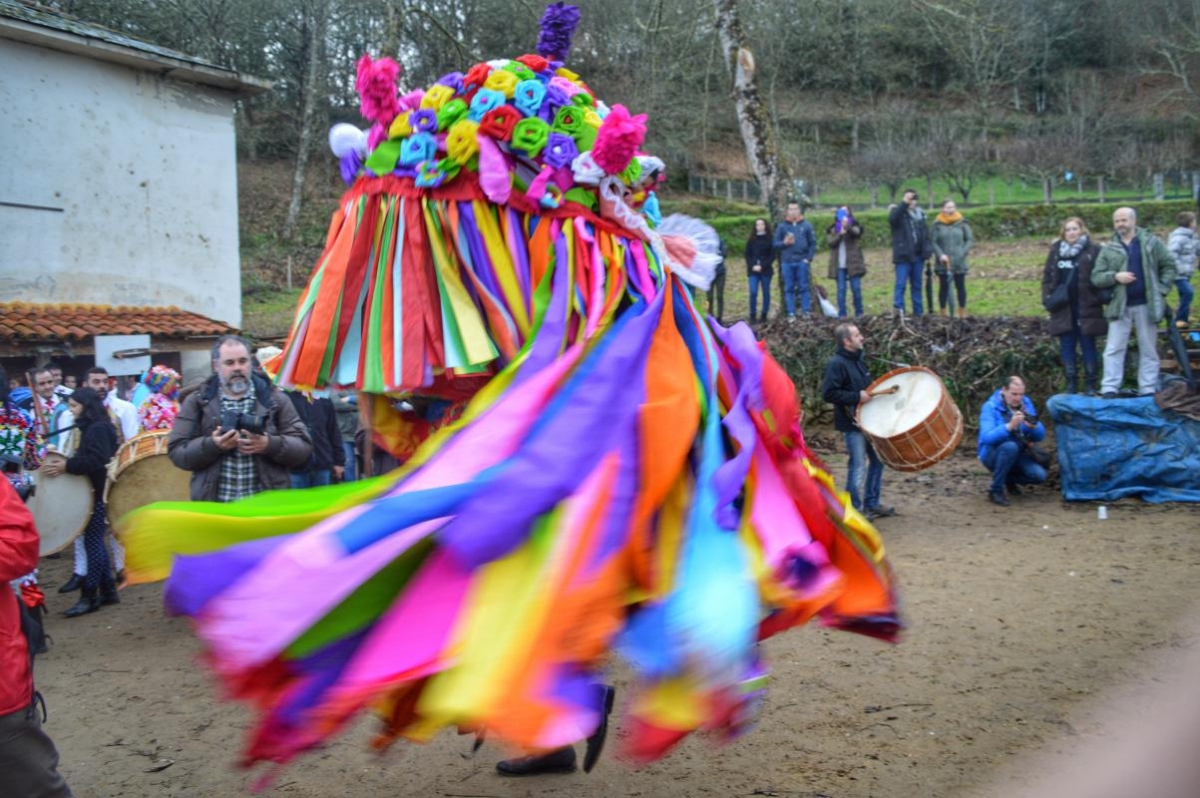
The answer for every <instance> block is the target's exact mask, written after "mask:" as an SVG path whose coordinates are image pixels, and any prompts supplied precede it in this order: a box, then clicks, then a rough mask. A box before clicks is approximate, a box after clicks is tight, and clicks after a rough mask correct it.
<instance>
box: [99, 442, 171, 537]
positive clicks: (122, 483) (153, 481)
mask: <svg viewBox="0 0 1200 798" xmlns="http://www.w3.org/2000/svg"><path fill="white" fill-rule="evenodd" d="M191 478H192V475H191V472H189V471H184V470H183V469H181V468H177V467H176V466H175V464H174V463H172V462H171V460H170V458H168V457H167V456H166V455H165V454H156V455H152V456H150V457H143V458H141V459H139V460H137V461H135V462H133V463H131V464H129V465H128V466H126V467H125V468H123V469H122V470H121V474H120V476H119V477H118V478H117V480H116V481H115V482H110V483H108V488H107V491H106V493H107V510H108V520H109V523H111V524H112V526H113V528H114V529H115V528H116V526H117V522H118V521H119V520H120V519H121V517H122V516H124V515H125V514H126V513H129V512H132V511H134V510H136V509H137V508H139V507H144V506H145V505H147V504H152V503H153V502H185V501H187V500H188V499H189V498H190V497H191V489H190V484H191Z"/></svg>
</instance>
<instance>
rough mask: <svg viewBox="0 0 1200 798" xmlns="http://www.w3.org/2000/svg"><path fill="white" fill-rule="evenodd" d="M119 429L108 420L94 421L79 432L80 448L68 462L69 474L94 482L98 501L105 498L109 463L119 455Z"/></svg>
mask: <svg viewBox="0 0 1200 798" xmlns="http://www.w3.org/2000/svg"><path fill="white" fill-rule="evenodd" d="M117 446H118V445H117V428H116V427H114V426H113V425H112V422H111V421H109V420H108V419H107V418H104V419H100V420H99V421H93V422H92V423H91V424H88V425H87V426H86V427H84V428H83V429H81V430H80V431H79V448H78V449H76V450H75V455H74V456H73V457H71V458H70V459H68V460H67V473H68V474H80V475H82V476H85V477H87V478H88V479H90V480H91V481H92V489H93V490H95V491H96V500H97V501H99V500H100V499H101V498H102V497H103V496H104V481H105V480H106V479H107V478H108V461H109V460H111V459H113V455H115V454H116V453H117Z"/></svg>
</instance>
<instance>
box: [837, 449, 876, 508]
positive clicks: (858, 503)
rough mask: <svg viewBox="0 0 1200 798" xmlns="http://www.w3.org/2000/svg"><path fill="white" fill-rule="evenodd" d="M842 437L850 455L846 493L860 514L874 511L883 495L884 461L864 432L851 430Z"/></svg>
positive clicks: (847, 467)
mask: <svg viewBox="0 0 1200 798" xmlns="http://www.w3.org/2000/svg"><path fill="white" fill-rule="evenodd" d="M842 436H843V437H844V438H845V440H846V451H847V452H848V453H849V455H850V462H849V464H848V465H847V466H846V492H847V493H849V494H850V503H851V504H853V505H854V509H856V510H858V511H859V512H860V513H861V512H866V511H867V510H874V509H875V508H876V507H878V506H879V501H880V495H881V494H882V493H883V461H882V460H880V459H879V455H877V454H876V453H875V447H874V446H872V445H871V442H870V441H869V440H867V436H866V435H863V434H862V431H860V430H851V431H850V432H843V433H842Z"/></svg>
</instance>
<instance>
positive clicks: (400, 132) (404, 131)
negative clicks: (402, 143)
mask: <svg viewBox="0 0 1200 798" xmlns="http://www.w3.org/2000/svg"><path fill="white" fill-rule="evenodd" d="M411 117H412V111H401V112H400V113H399V114H397V115H396V118H395V119H393V120H392V125H391V127H389V128H388V138H389V139H403V138H407V137H409V136H411V135H412V132H413V129H412V125H411V124H410V123H409V119H410V118H411Z"/></svg>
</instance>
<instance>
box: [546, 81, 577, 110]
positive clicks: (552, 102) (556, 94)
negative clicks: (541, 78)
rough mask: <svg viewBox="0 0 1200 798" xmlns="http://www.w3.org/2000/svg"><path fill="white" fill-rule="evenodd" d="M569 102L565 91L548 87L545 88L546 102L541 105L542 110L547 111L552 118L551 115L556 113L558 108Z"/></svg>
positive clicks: (555, 87)
mask: <svg viewBox="0 0 1200 798" xmlns="http://www.w3.org/2000/svg"><path fill="white" fill-rule="evenodd" d="M570 102H571V98H570V97H568V96H567V93H566V92H565V91H563V90H562V89H561V88H559V87H558V86H554V85H548V86H546V100H545V102H544V103H542V109H543V110H548V111H549V112H550V114H551V118H553V114H555V113H557V112H558V109H559V108H562V107H563V106H564V105H567V104H568V103H570Z"/></svg>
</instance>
